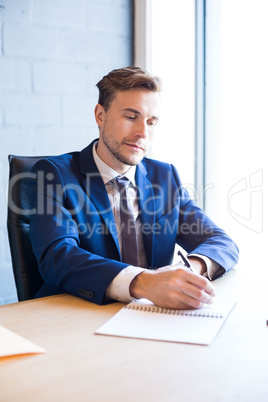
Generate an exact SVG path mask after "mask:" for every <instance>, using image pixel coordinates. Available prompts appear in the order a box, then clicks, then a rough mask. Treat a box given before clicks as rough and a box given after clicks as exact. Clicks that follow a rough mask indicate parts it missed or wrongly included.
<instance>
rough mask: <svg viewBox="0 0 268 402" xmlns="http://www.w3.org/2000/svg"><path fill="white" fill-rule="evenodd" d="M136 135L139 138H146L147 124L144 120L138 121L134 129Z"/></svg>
mask: <svg viewBox="0 0 268 402" xmlns="http://www.w3.org/2000/svg"><path fill="white" fill-rule="evenodd" d="M136 135H137V136H139V137H141V138H146V137H147V136H148V125H147V122H146V121H143V120H142V121H140V122H139V124H138V127H137V129H136Z"/></svg>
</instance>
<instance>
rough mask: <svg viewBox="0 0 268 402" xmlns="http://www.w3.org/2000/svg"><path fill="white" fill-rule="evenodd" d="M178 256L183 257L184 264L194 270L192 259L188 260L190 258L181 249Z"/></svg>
mask: <svg viewBox="0 0 268 402" xmlns="http://www.w3.org/2000/svg"><path fill="white" fill-rule="evenodd" d="M178 256H179V257H180V258H181V260H182V261H183V263H184V265H185V266H186V267H187V268H189V269H190V271H192V272H194V269H193V267H192V265H191V263H190V261H189V260H188V258H187V257H186V256H185V255H183V254H182V252H181V251H178Z"/></svg>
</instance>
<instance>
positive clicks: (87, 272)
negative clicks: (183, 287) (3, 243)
mask: <svg viewBox="0 0 268 402" xmlns="http://www.w3.org/2000/svg"><path fill="white" fill-rule="evenodd" d="M33 173H34V174H35V177H36V179H35V180H33V182H32V186H31V191H30V200H31V208H32V211H34V213H33V214H32V216H31V223H30V238H31V242H32V246H33V251H34V254H35V256H36V259H37V262H38V266H39V270H40V273H41V276H42V278H43V279H44V281H45V282H46V283H48V285H50V286H53V287H56V288H60V289H62V290H63V291H65V292H68V293H71V294H73V295H75V296H79V297H82V298H84V299H87V300H90V301H92V302H94V303H97V304H103V303H104V301H105V291H106V288H107V287H108V286H109V284H110V282H111V281H112V280H113V279H114V278H115V277H116V275H118V273H119V272H120V271H121V270H122V269H124V268H125V267H126V266H127V264H124V263H121V262H119V261H117V260H113V259H109V258H107V257H106V258H105V256H104V257H103V256H101V255H98V254H97V253H94V252H91V251H90V246H87V245H85V244H83V247H82V246H81V233H80V232H79V227H78V224H79V222H78V220H77V216H79V214H80V215H81V210H79V209H80V207H79V205H76V204H75V202H73V204H71V203H70V199H69V197H68V196H67V194H68V191H69V192H70V184H69V186H68V185H67V186H66V183H65V182H64V180H63V177H62V175H61V172H60V170H59V168H58V167H57V165H56V164H55V163H54V162H53V161H50V160H45V159H43V160H41V161H39V162H37V164H36V165H35V166H34V168H33ZM75 186H77V191H76V188H75ZM68 187H69V188H68ZM72 187H73V188H72V191H73V193H79V187H78V184H77V183H76V184H75V183H73V186H72ZM76 209H77V211H76ZM86 240H87V239H86ZM98 241H99V239H98V238H96V239H95V243H94V239H91V244H96V246H95V247H98Z"/></svg>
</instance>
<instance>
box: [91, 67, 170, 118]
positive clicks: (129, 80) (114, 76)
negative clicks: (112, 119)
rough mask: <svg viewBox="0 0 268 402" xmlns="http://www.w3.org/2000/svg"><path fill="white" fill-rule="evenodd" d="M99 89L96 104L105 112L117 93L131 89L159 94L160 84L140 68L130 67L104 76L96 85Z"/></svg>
mask: <svg viewBox="0 0 268 402" xmlns="http://www.w3.org/2000/svg"><path fill="white" fill-rule="evenodd" d="M96 86H97V87H98V89H99V100H98V103H99V104H100V105H102V106H103V108H104V110H105V111H107V110H108V109H109V107H110V105H111V103H112V101H113V99H114V97H115V95H116V93H117V92H118V91H128V90H130V89H133V88H141V89H147V90H148V91H152V92H160V91H161V89H162V83H161V80H160V78H159V77H157V76H154V75H152V74H150V73H148V72H147V71H145V70H143V69H142V68H140V67H135V66H130V67H124V68H118V69H116V70H113V71H111V72H110V73H109V74H107V75H105V76H104V77H103V78H102V79H101V80H100V81H99V82H98V83H97V85H96Z"/></svg>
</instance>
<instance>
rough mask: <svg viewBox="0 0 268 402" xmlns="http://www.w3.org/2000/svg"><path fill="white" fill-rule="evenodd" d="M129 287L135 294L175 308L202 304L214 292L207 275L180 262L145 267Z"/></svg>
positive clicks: (209, 302)
mask: <svg viewBox="0 0 268 402" xmlns="http://www.w3.org/2000/svg"><path fill="white" fill-rule="evenodd" d="M129 291H130V295H131V296H132V297H135V298H137V299H139V298H146V299H149V300H151V301H152V302H153V303H154V304H155V305H157V306H160V307H165V308H173V309H189V308H200V307H202V306H203V304H211V303H212V302H213V297H214V296H215V291H214V287H213V286H212V284H211V283H210V281H209V280H208V279H206V278H205V277H203V276H200V275H198V274H195V273H193V272H191V271H189V270H186V269H185V268H178V266H167V267H163V268H159V269H157V270H155V271H150V270H148V271H147V270H146V271H143V272H142V273H140V274H139V275H137V276H136V277H135V278H134V279H133V280H132V282H131V284H130V287H129Z"/></svg>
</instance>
